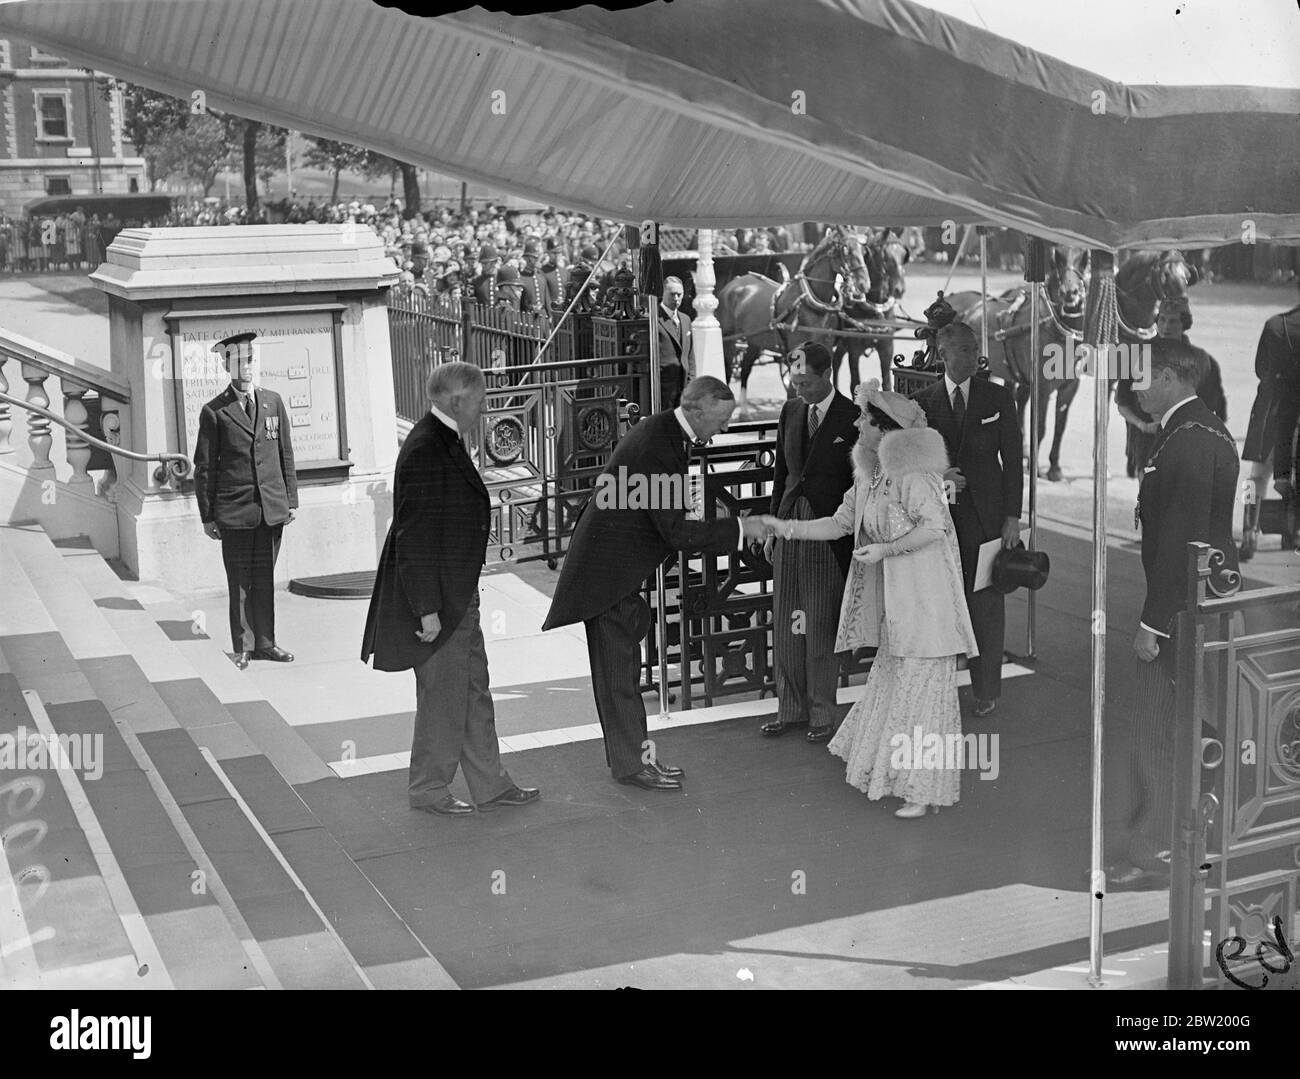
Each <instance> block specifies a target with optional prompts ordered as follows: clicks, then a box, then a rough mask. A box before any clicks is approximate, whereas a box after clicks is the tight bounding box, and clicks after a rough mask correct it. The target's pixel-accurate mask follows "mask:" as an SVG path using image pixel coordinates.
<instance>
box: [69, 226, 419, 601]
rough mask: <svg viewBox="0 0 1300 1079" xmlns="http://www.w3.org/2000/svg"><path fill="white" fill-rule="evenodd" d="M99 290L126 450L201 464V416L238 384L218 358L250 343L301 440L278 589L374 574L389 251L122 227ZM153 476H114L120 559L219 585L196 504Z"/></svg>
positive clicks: (194, 582) (145, 471)
mask: <svg viewBox="0 0 1300 1079" xmlns="http://www.w3.org/2000/svg"><path fill="white" fill-rule="evenodd" d="M91 280H93V281H94V283H95V284H96V286H97V287H99V288H100V289H102V290H103V291H104V292H106V293H107V294H108V297H109V323H110V345H111V355H112V370H113V371H114V372H115V373H117V374H119V375H121V376H122V377H124V378H125V379H126V380H127V381H128V382H129V384H130V387H131V408H130V415H129V419H128V424H129V427H128V429H127V430H124V431H123V432H122V443H123V445H124V446H126V447H128V448H130V449H136V450H145V451H147V452H155V451H158V450H167V451H172V452H180V453H184V454H186V455H188V456H190V457H192V456H193V454H194V434H195V430H196V422H197V412H198V408H199V407H201V404H202V402H203V401H206V400H208V399H210V398H211V397H213V396H215V395H216V394H217V393H219V392H220V391H221V390H222V389H224V388H225V386H226V385H228V383H229V379H228V377H227V376H226V374H225V371H224V368H223V367H222V366H221V365H220V363H219V361H218V360H217V358H216V357H215V356H213V355H212V353H211V351H210V350H211V346H212V344H213V343H215V340H217V339H218V338H219V337H221V336H225V335H226V334H228V333H234V332H239V331H241V330H244V329H254V330H256V331H258V333H259V340H258V344H257V346H256V347H257V348H258V349H259V360H260V367H261V373H260V374H259V384H260V385H262V386H265V387H267V388H271V389H274V390H276V392H277V393H279V394H280V396H281V397H282V398H283V399H284V401H285V406H286V408H287V409H289V412H290V417H291V420H292V422H293V426H292V427H291V428H290V435H291V437H293V436H295V435H296V436H297V437H294V439H293V440H294V449H295V455H296V457H297V459H298V491H299V509H298V510H297V514H296V520H295V521H294V523H293V524H292V525H289V526H288V527H287V528H286V530H285V537H284V542H283V545H282V547H281V551H280V560H279V563H278V564H277V566H276V578H277V581H281V582H282V581H286V580H287V579H288V578H289V577H298V576H304V575H316V574H325V573H341V572H347V571H353V570H360V569H370V568H373V567H374V565H375V564H376V561H377V551H378V546H379V544H381V543H382V541H383V537H384V534H385V532H386V530H387V526H388V521H389V518H390V516H391V508H392V473H393V464H394V462H395V460H396V456H397V427H396V414H395V411H394V405H393V374H392V361H391V357H390V353H389V344H388V311H387V307H386V305H385V303H384V295H383V294H384V290H385V289H386V288H387V287H388V286H390V285H391V284H393V283H394V282H395V281H396V280H397V268H396V267H395V266H394V264H393V262H392V260H391V259H389V258H386V257H385V256H384V252H383V245H382V243H381V242H380V240H379V238H378V237H377V236H376V235H375V234H374V233H373V232H371V230H369V229H367V228H364V227H345V226H342V225H252V226H223V227H214V228H168V229H125V230H123V231H122V232H121V233H119V234H118V236H117V238H116V240H115V241H114V242H113V244H112V245H111V246H110V247H109V249H108V253H107V261H106V262H105V263H104V264H103V265H102V266H100V267H99V269H98V270H97V271H96V272H95V273H94V274H92V275H91ZM299 424H301V426H299ZM153 469H154V466H153V464H151V463H150V464H144V463H133V462H127V461H122V462H120V464H119V484H118V487H117V489H116V492H115V495H116V499H117V507H118V530H119V534H120V548H121V557H122V560H123V561H124V562H125V563H126V565H127V566H128V568H130V569H131V570H132V571H134V572H135V573H136V574H138V576H139V577H140V579H141V580H153V581H158V582H160V583H161V584H162V585H163V586H164V587H167V588H173V589H182V588H183V589H184V590H186V591H188V592H193V591H196V590H200V589H204V588H209V587H212V588H218V587H224V585H225V572H224V570H223V568H222V563H221V551H220V547H219V545H218V544H217V543H215V542H213V541H212V540H210V539H208V538H207V537H206V536H205V535H204V534H203V529H202V526H201V524H200V522H199V516H198V507H197V504H196V502H195V499H194V496H193V494H192V493H191V492H190V491H189V490H188V489H187V490H185V491H182V492H177V491H174V490H170V489H167V488H160V487H159V486H158V484H157V483H156V482H155V481H154V478H153ZM187 488H188V485H187Z"/></svg>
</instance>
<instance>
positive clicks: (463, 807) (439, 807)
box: [411, 794, 474, 817]
mask: <svg viewBox="0 0 1300 1079" xmlns="http://www.w3.org/2000/svg"><path fill="white" fill-rule="evenodd" d="M411 808H412V809H418V810H420V811H421V812H422V813H440V814H442V815H443V816H444V817H465V816H468V815H469V814H471V813H473V812H474V807H473V806H472V805H470V804H469V803H468V802H462V801H461V800H460V799H459V798H457V797H456V796H455V795H454V794H444V795H443V796H442V797H441V798H440V799H438V801H436V802H434V803H433V804H432V805H427V806H411Z"/></svg>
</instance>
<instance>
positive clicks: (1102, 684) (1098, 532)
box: [1071, 250, 1119, 988]
mask: <svg viewBox="0 0 1300 1079" xmlns="http://www.w3.org/2000/svg"><path fill="white" fill-rule="evenodd" d="M1083 336H1084V340H1085V341H1086V342H1087V343H1088V344H1090V345H1092V346H1093V348H1094V350H1095V351H1094V356H1098V355H1100V356H1102V357H1104V358H1103V359H1101V361H1100V362H1094V363H1093V365H1092V369H1093V373H1094V375H1095V380H1094V382H1093V387H1094V391H1095V393H1096V397H1095V399H1094V401H1093V448H1092V648H1091V658H1092V865H1091V872H1090V874H1089V876H1090V880H1091V888H1090V890H1089V904H1090V914H1091V917H1090V925H1089V933H1088V984H1089V985H1091V986H1093V987H1094V988H1099V987H1100V986H1101V985H1102V984H1103V981H1102V976H1101V964H1102V946H1103V939H1102V905H1103V903H1104V902H1105V896H1106V870H1105V868H1104V865H1103V858H1104V854H1105V834H1104V828H1105V817H1104V813H1103V799H1102V778H1103V774H1104V757H1103V752H1104V748H1103V735H1104V733H1105V716H1106V442H1107V440H1106V429H1107V420H1108V418H1109V415H1108V409H1107V406H1108V405H1109V404H1110V392H1109V390H1110V386H1109V379H1110V370H1109V368H1110V363H1109V358H1110V356H1112V355H1114V350H1113V346H1114V344H1115V343H1116V342H1117V341H1118V340H1119V321H1118V311H1117V309H1116V306H1115V256H1114V255H1113V254H1112V253H1111V252H1109V251H1100V250H1094V251H1093V252H1092V280H1091V283H1090V285H1089V288H1088V306H1087V311H1086V314H1085V320H1084V332H1083ZM1072 361H1073V356H1071V362H1072Z"/></svg>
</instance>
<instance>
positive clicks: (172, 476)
mask: <svg viewBox="0 0 1300 1079" xmlns="http://www.w3.org/2000/svg"><path fill="white" fill-rule="evenodd" d="M0 401H7V402H9V404H11V405H17V406H18V407H19V408H25V409H27V411H28V412H36V413H39V414H40V415H42V416H44V417H45V418H46V419H47V420H53V421H54V422H55V423H57V424H58V425H59V426H60V427H62V428H63V429H64V430H65V431H71V432H72V433H73V434H74V435H76V436H77V438H79V439H81V441H83V442H86V443H88V444H89V445H91V446H96V447H98V448H99V449H101V450H104V451H106V452H107V453H115V454H117V456H119V457H126V458H128V459H129V460H132V461H157V462H158V467H157V468H155V469H154V470H153V479H154V483H156V484H158V485H159V486H160V487H165V486H166V485H167V484H168V483H169V482H172V481H174V482H176V483H177V484H179V483H180V481H181V480H185V479H188V478H189V476H190V473H191V472H192V471H193V470H194V462H192V461H191V460H190V459H189V458H188V457H186V456H185V454H183V453H137V452H136V451H135V450H128V449H123V448H122V447H121V446H114V445H112V444H111V443H108V442H105V441H103V440H102V439H98V438H96V437H95V436H94V435H90V434H87V433H86V432H85V431H83V430H81V428H79V427H77V426H76V425H74V424H72V423H70V422H69V421H68V420H65V419H64V418H63V417H62V416H59V415H57V414H56V413H53V412H51V411H50V410H49V409H48V408H43V407H42V406H41V405H34V404H32V402H30V401H24V400H23V399H22V398H20V397H14V396H13V395H12V394H9V393H5V392H4V391H3V390H0Z"/></svg>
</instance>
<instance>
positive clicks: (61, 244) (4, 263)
mask: <svg viewBox="0 0 1300 1079" xmlns="http://www.w3.org/2000/svg"><path fill="white" fill-rule="evenodd" d="M121 228H122V222H121V221H119V220H118V219H117V218H116V217H114V216H113V215H111V214H110V215H108V216H107V217H105V218H102V219H101V218H100V216H99V215H98V214H91V215H89V216H87V215H86V213H85V211H84V210H83V209H82V208H81V207H77V208H76V209H74V210H73V211H72V212H71V213H61V214H57V215H55V216H52V217H19V218H13V217H10V216H9V215H7V214H2V213H0V270H3V271H5V272H7V273H46V272H50V271H60V270H62V271H70V270H93V269H94V268H95V267H97V266H98V265H99V264H100V263H101V262H103V261H104V251H105V250H106V249H107V248H108V245H109V244H110V243H112V242H113V237H114V236H116V235H117V234H118V232H119V231H121Z"/></svg>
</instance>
